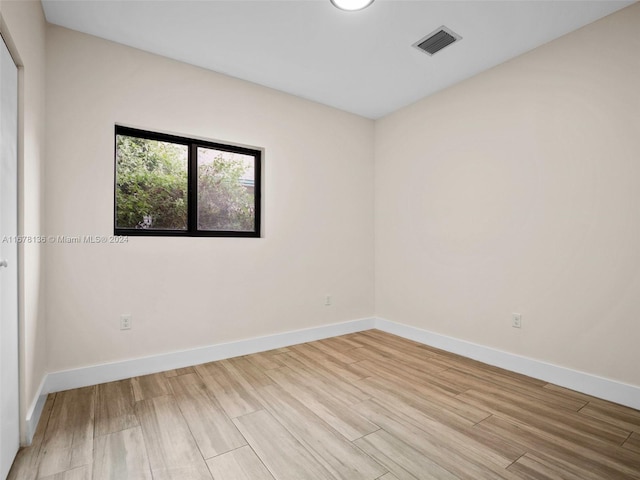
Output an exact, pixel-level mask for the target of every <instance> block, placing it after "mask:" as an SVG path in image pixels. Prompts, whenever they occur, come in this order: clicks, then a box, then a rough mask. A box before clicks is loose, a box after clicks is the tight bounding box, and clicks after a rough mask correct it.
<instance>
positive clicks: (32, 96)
mask: <svg viewBox="0 0 640 480" xmlns="http://www.w3.org/2000/svg"><path fill="white" fill-rule="evenodd" d="M0 15H1V17H2V34H3V37H5V39H6V40H7V43H8V44H9V48H10V50H11V53H12V55H14V57H15V58H14V59H15V60H16V61H17V63H18V65H19V67H20V73H19V115H20V119H19V139H18V148H19V152H18V155H19V176H20V177H19V192H18V195H19V199H18V201H19V214H18V229H19V233H20V234H21V235H27V236H29V235H35V236H37V235H41V234H42V233H43V231H44V229H43V215H42V212H43V198H42V191H43V180H42V179H43V172H44V154H45V143H44V142H45V135H44V110H45V98H44V94H45V31H46V26H45V20H44V14H43V12H42V5H41V4H40V2H39V1H27V0H25V1H6V0H4V1H1V2H0ZM19 252H20V256H21V258H20V268H19V288H20V293H19V295H20V298H19V306H18V308H19V315H20V357H21V360H20V363H21V372H20V376H21V389H22V391H21V399H20V403H21V409H22V414H21V418H22V420H23V421H24V419H25V417H26V415H28V414H29V413H30V412H29V411H28V410H29V408H30V407H31V406H32V404H33V402H34V400H36V396H37V393H38V387H39V386H40V383H41V382H42V379H43V377H44V374H45V370H46V364H45V362H46V339H45V333H46V330H45V317H44V310H43V302H42V300H43V298H44V292H43V291H44V275H43V264H44V258H43V248H41V247H40V246H39V245H34V244H25V245H23V246H21V247H19ZM22 427H23V433H24V424H23V425H22Z"/></svg>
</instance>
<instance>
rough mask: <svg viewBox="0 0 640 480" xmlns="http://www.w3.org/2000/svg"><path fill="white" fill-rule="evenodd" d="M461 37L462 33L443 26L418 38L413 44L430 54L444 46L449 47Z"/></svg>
mask: <svg viewBox="0 0 640 480" xmlns="http://www.w3.org/2000/svg"><path fill="white" fill-rule="evenodd" d="M460 39H462V37H461V36H460V35H458V34H457V33H455V32H452V31H451V30H449V29H448V28H447V27H445V26H442V27H440V28H437V29H436V30H435V31H433V32H431V33H430V34H429V35H427V36H426V37H423V38H421V39H420V40H418V41H417V42H416V43H414V44H413V46H414V47H416V48H418V49H420V50H422V51H423V52H425V53H427V54H429V55H433V54H434V53H437V52H439V51H440V50H442V49H443V48H444V47H448V46H449V45H451V44H452V43H453V42H457V41H458V40H460Z"/></svg>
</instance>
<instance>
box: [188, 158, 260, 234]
mask: <svg viewBox="0 0 640 480" xmlns="http://www.w3.org/2000/svg"><path fill="white" fill-rule="evenodd" d="M254 191H255V158H254V157H253V156H251V155H243V154H241V153H232V152H225V151H221V150H215V149H212V148H204V147H198V230H224V231H235V232H252V231H254V230H255V201H254V200H255V198H254V197H255V195H254Z"/></svg>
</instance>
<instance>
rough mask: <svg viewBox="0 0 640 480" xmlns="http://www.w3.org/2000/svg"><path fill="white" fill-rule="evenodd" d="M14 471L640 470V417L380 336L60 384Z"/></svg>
mask: <svg viewBox="0 0 640 480" xmlns="http://www.w3.org/2000/svg"><path fill="white" fill-rule="evenodd" d="M9 479H11V480H16V479H17V480H35V479H42V480H45V479H46V480H89V479H93V480H106V479H109V480H127V479H135V480H138V479H140V480H152V479H153V480H169V479H170V480H192V479H197V480H212V479H213V480H307V479H308V480H414V479H420V480H421V479H438V480H449V479H451V480H453V479H469V480H479V479H563V480H565V479H566V480H602V479H607V480H609V479H612V480H615V479H640V412H639V411H637V410H633V409H630V408H626V407H622V406H619V405H615V404H612V403H609V402H606V401H603V400H599V399H596V398H593V397H589V396H587V395H584V394H581V393H576V392H572V391H569V390H566V389H563V388H561V387H557V386H554V385H550V384H547V383H545V382H543V381H540V380H535V379H532V378H528V377H525V376H522V375H518V374H514V373H510V372H507V371H505V370H501V369H499V368H495V367H491V366H487V365H484V364H481V363H478V362H474V361H472V360H469V359H466V358H463V357H459V356H456V355H453V354H450V353H446V352H443V351H439V350H435V349H432V348H429V347H426V346H424V345H420V344H418V343H414V342H411V341H408V340H404V339H401V338H399V337H395V336H393V335H389V334H386V333H382V332H379V331H376V330H369V331H366V332H361V333H356V334H351V335H345V336H342V337H336V338H331V339H327V340H321V341H317V342H311V343H306V344H303V345H296V346H292V347H289V348H282V349H278V350H273V351H269V352H264V353H259V354H254V355H247V356H244V357H238V358H233V359H229V360H223V361H219V362H212V363H207V364H203V365H197V366H195V367H190V368H183V369H180V370H172V371H169V372H164V373H159V374H154V375H147V376H143V377H136V378H132V379H129V380H122V381H118V382H112V383H105V384H102V385H97V386H94V387H86V388H80V389H76V390H69V391H66V392H59V393H56V394H51V395H49V398H48V399H47V403H46V405H45V408H44V411H43V414H42V417H41V420H40V424H39V426H38V430H37V432H36V435H35V438H34V441H33V445H32V446H31V447H29V448H25V449H22V450H21V451H20V452H19V454H18V457H17V459H16V461H15V463H14V466H13V469H12V470H11V473H10V474H9Z"/></svg>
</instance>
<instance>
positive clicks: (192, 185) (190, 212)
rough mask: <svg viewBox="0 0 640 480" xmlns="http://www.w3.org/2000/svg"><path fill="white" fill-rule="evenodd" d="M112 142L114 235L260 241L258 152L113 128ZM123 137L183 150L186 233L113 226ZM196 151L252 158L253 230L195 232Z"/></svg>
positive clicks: (260, 179) (259, 151) (204, 141)
mask: <svg viewBox="0 0 640 480" xmlns="http://www.w3.org/2000/svg"><path fill="white" fill-rule="evenodd" d="M114 131H115V133H114V136H113V139H114V155H113V156H114V161H113V168H114V172H113V173H114V175H113V227H114V235H125V236H147V237H238V238H243V237H245V238H260V237H261V231H262V230H261V227H262V225H261V223H262V222H261V218H262V150H259V149H256V148H249V147H240V146H237V145H229V144H225V143H217V142H211V141H206V140H201V139H197V138H189V137H182V136H179V135H170V134H166V133H159V132H152V131H149V130H141V129H138V128H131V127H125V126H122V125H117V124H116V125H115V129H114ZM118 135H125V136H129V137H136V138H142V139H145V140H157V141H161V142H169V143H176V144H180V145H186V146H187V179H188V180H187V229H186V230H166V229H163V230H154V229H150V228H118V226H117V189H118V176H117V175H118V164H117V155H118V150H117V148H118V147H117V137H118ZM198 147H204V148H212V149H216V150H220V151H224V152H231V153H239V154H243V155H249V156H252V157H253V158H254V197H253V198H254V230H251V231H236V230H198V153H197V152H198Z"/></svg>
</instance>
